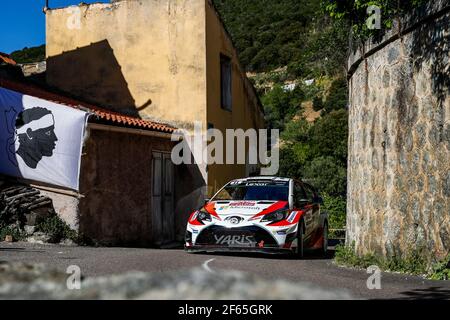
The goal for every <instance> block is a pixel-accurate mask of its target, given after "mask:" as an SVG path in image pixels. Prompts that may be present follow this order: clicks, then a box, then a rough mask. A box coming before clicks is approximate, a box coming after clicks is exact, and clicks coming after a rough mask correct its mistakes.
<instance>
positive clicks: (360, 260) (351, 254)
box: [335, 244, 427, 275]
mask: <svg viewBox="0 0 450 320" xmlns="http://www.w3.org/2000/svg"><path fill="white" fill-rule="evenodd" d="M421 250H422V249H411V250H409V253H408V254H407V255H405V256H404V257H398V256H393V257H390V258H382V257H379V256H377V255H375V254H373V253H369V254H366V255H363V256H359V255H357V254H356V253H355V246H354V244H352V245H351V246H345V245H338V246H337V247H336V254H335V261H336V263H337V264H340V265H344V266H348V267H357V268H368V267H369V266H372V265H375V266H378V267H379V268H380V269H381V270H385V271H392V272H402V273H409V274H415V275H422V274H426V273H427V263H426V261H425V260H424V258H423V257H424V255H423V254H421Z"/></svg>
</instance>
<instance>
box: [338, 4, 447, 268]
mask: <svg viewBox="0 0 450 320" xmlns="http://www.w3.org/2000/svg"><path fill="white" fill-rule="evenodd" d="M449 26H450V4H449V2H448V1H430V4H429V6H428V7H427V8H425V9H423V8H422V9H420V10H417V11H416V12H413V13H411V14H410V15H408V16H405V17H402V18H401V20H398V21H395V24H394V28H393V29H392V30H391V31H389V32H388V33H387V34H385V35H384V37H383V38H382V39H381V40H380V41H377V42H375V41H368V42H366V43H365V44H364V45H362V46H359V47H358V48H356V49H354V51H353V53H352V54H351V56H350V58H349V66H348V67H349V87H350V112H349V117H350V118H349V124H350V135H349V163H348V164H349V173H348V208H347V212H348V214H347V228H348V229H347V244H352V243H354V244H355V248H356V251H357V253H358V254H367V253H375V254H378V255H382V256H385V257H390V256H396V257H402V256H403V257H405V255H407V254H408V253H411V252H412V251H413V250H417V251H419V252H421V254H422V255H423V256H424V257H425V258H426V259H427V260H428V261H429V262H432V261H435V260H437V259H441V258H443V257H444V256H445V255H447V254H448V253H449V252H450V200H449V199H450V95H449V92H450V66H449V65H450V64H449V56H450V51H449V45H450V30H449Z"/></svg>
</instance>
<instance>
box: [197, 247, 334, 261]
mask: <svg viewBox="0 0 450 320" xmlns="http://www.w3.org/2000/svg"><path fill="white" fill-rule="evenodd" d="M194 254H196V255H205V256H222V257H242V258H250V259H267V260H332V259H333V258H334V248H329V249H328V253H327V255H326V256H324V255H322V254H321V253H318V252H315V251H309V250H305V255H304V257H303V258H298V257H296V256H295V255H289V254H264V253H259V252H198V253H194Z"/></svg>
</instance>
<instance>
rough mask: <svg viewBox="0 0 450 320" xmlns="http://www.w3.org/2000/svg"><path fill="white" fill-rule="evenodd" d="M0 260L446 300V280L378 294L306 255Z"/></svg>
mask: <svg viewBox="0 0 450 320" xmlns="http://www.w3.org/2000/svg"><path fill="white" fill-rule="evenodd" d="M0 261H6V262H26V263H45V264H47V265H49V266H52V267H56V268H57V269H60V270H61V271H63V272H65V271H66V269H67V267H68V266H70V265H78V266H79V267H80V268H81V270H82V273H83V275H84V276H87V277H91V276H101V275H110V274H119V273H123V272H128V271H144V272H167V271H176V270H186V269H191V268H203V269H204V270H205V272H220V270H239V271H244V272H248V273H251V274H255V275H258V276H259V277H262V278H266V279H284V280H288V281H292V282H307V283H312V284H314V285H316V286H318V287H321V288H324V289H344V290H347V291H348V292H349V293H350V294H351V295H352V296H353V297H355V298H362V299H429V298H440V299H450V281H430V280H425V279H422V278H421V277H414V276H406V275H401V274H389V273H383V274H382V278H381V287H382V288H381V289H380V290H376V289H375V290H369V289H368V288H367V285H366V282H367V279H368V277H369V276H370V275H369V274H367V273H366V271H365V270H353V269H347V268H342V267H338V266H336V265H334V264H333V261H332V259H331V258H327V259H325V258H319V257H317V256H314V255H307V256H306V257H305V258H304V259H302V260H297V259H292V258H287V257H285V258H283V257H279V256H261V255H249V254H248V255H231V254H188V253H185V252H184V251H183V250H157V249H133V248H89V247H69V246H59V245H38V244H29V243H12V244H11V243H5V242H1V243H0Z"/></svg>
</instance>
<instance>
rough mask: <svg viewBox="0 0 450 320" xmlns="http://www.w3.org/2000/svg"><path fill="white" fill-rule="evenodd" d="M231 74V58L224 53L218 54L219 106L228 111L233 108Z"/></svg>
mask: <svg viewBox="0 0 450 320" xmlns="http://www.w3.org/2000/svg"><path fill="white" fill-rule="evenodd" d="M231 75H232V72H231V59H230V58H229V57H227V56H225V55H220V87H221V106H222V108H223V109H225V110H228V111H231V110H232V109H233V106H232V93H231V85H232V83H231Z"/></svg>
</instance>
